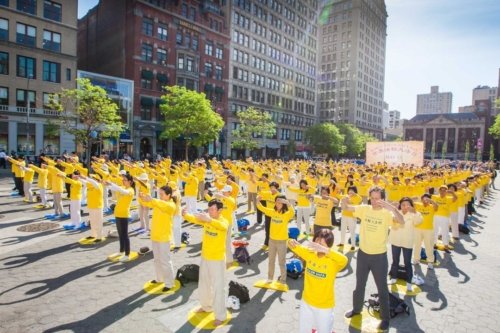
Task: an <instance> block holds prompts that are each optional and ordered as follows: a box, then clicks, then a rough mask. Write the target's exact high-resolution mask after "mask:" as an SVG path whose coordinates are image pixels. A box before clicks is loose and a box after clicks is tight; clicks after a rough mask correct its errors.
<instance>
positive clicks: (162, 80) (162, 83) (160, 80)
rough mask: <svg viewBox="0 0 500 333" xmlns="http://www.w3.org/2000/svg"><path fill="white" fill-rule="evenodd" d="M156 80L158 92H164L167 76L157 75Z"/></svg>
mask: <svg viewBox="0 0 500 333" xmlns="http://www.w3.org/2000/svg"><path fill="white" fill-rule="evenodd" d="M156 80H157V81H158V90H159V91H165V89H164V87H165V86H166V85H167V84H168V76H167V75H166V74H162V73H157V74H156Z"/></svg>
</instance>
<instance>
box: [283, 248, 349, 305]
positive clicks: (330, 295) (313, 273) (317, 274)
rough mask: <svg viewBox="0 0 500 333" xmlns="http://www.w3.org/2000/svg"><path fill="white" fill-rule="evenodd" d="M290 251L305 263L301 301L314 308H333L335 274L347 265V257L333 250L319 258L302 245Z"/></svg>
mask: <svg viewBox="0 0 500 333" xmlns="http://www.w3.org/2000/svg"><path fill="white" fill-rule="evenodd" d="M292 251H293V252H295V253H296V254H297V255H298V256H299V257H301V258H302V259H304V260H305V261H306V267H305V270H304V275H305V277H304V291H303V293H302V299H303V300H304V301H305V302H306V303H307V304H309V305H311V306H314V307H316V308H320V309H331V308H333V307H334V306H335V279H336V277H337V273H338V272H340V271H341V270H342V269H344V267H345V266H346V265H347V257H346V256H344V255H343V254H341V253H338V252H336V251H333V250H331V251H330V253H328V254H325V255H324V256H323V257H319V256H318V254H317V253H316V252H313V251H310V250H308V249H307V248H306V247H304V246H302V245H298V246H296V247H295V248H294V249H293V250H292Z"/></svg>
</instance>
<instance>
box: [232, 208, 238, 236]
mask: <svg viewBox="0 0 500 333" xmlns="http://www.w3.org/2000/svg"><path fill="white" fill-rule="evenodd" d="M232 226H233V233H235V234H236V233H237V232H238V221H237V220H236V211H234V212H233V223H232Z"/></svg>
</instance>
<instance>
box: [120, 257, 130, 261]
mask: <svg viewBox="0 0 500 333" xmlns="http://www.w3.org/2000/svg"><path fill="white" fill-rule="evenodd" d="M128 260H129V257H128V256H123V257H121V258H120V259H119V261H120V262H126V261H128Z"/></svg>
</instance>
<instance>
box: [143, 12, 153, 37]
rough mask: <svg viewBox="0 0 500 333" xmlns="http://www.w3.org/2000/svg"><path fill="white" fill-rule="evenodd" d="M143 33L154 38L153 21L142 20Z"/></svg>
mask: <svg viewBox="0 0 500 333" xmlns="http://www.w3.org/2000/svg"><path fill="white" fill-rule="evenodd" d="M142 33H143V34H145V35H146V36H153V20H152V19H149V18H147V17H145V18H143V19H142Z"/></svg>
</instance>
